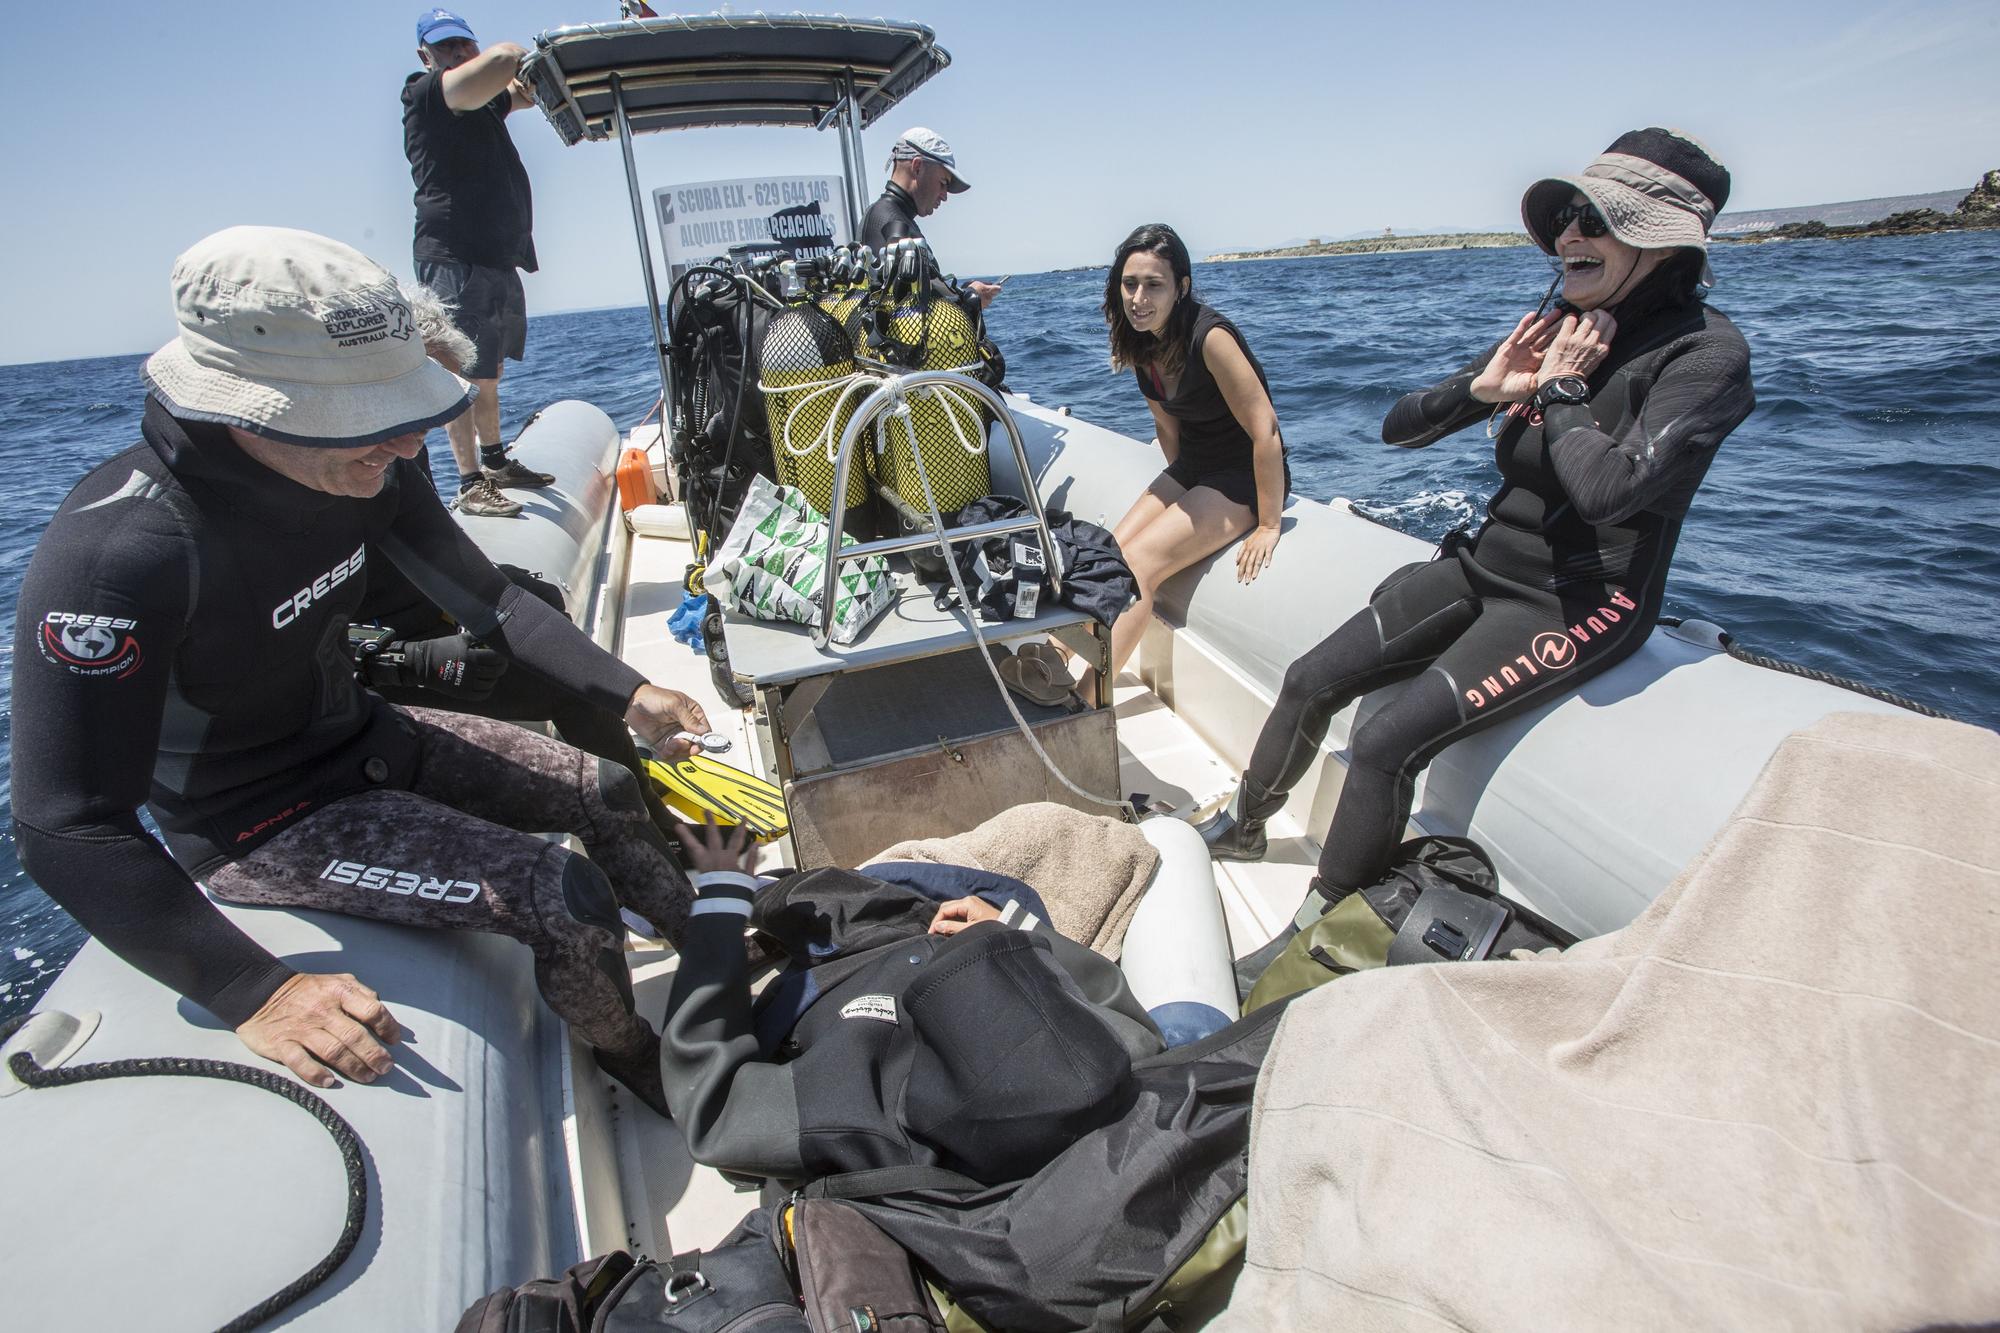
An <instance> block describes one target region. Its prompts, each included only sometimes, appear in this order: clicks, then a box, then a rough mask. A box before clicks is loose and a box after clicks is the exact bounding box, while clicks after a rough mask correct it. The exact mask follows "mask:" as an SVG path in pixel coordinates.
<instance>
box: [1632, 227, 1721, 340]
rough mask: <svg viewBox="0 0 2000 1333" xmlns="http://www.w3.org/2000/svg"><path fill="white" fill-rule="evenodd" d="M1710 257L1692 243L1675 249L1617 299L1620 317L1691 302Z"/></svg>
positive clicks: (1633, 317) (1648, 312)
mask: <svg viewBox="0 0 2000 1333" xmlns="http://www.w3.org/2000/svg"><path fill="white" fill-rule="evenodd" d="M1707 258H1708V257H1707V256H1706V255H1704V254H1702V252H1701V251H1699V250H1697V249H1695V248H1694V247H1693V246H1691V245H1684V246H1681V247H1680V248H1679V249H1677V250H1675V251H1674V252H1673V253H1672V254H1671V255H1668V256H1667V257H1666V259H1665V260H1663V261H1661V263H1660V266H1659V267H1658V268H1656V269H1654V270H1653V271H1652V272H1651V273H1648V274H1647V275H1646V278H1645V281H1643V282H1641V283H1640V284H1639V285H1638V286H1637V287H1634V288H1633V289H1632V291H1631V294H1630V295H1628V296H1627V297H1626V298H1625V299H1624V300H1622V301H1620V302H1619V303H1618V310H1617V313H1618V318H1619V320H1620V321H1621V322H1623V321H1627V320H1632V319H1636V318H1638V317H1639V316H1640V315H1649V314H1651V313H1653V312H1654V311H1655V310H1671V309H1673V308H1674V307H1676V306H1684V305H1689V304H1692V303H1693V302H1694V301H1695V300H1696V299H1697V298H1698V297H1699V296H1700V295H1701V270H1702V266H1703V264H1704V263H1705V262H1706V261H1707Z"/></svg>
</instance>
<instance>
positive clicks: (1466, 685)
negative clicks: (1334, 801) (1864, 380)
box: [1203, 129, 1753, 917]
mask: <svg viewBox="0 0 2000 1333" xmlns="http://www.w3.org/2000/svg"><path fill="white" fill-rule="evenodd" d="M1728 196H1729V173H1728V172H1727V171H1726V170H1724V169H1723V167H1722V166H1721V164H1719V163H1718V162H1716V161H1715V159H1714V158H1713V157H1711V156H1710V155H1709V154H1708V151H1707V150H1706V149H1705V148H1703V147H1702V146H1701V145H1700V144H1698V143H1696V142H1695V141H1694V140H1693V139H1690V138H1688V137H1687V136H1685V135H1682V134H1679V133H1676V132H1674V131H1670V130H1663V129H1644V130H1635V131H1633V132H1632V133H1630V134H1625V135H1621V136H1620V137H1619V139H1618V140H1617V142H1615V143H1613V144H1612V145H1611V147H1610V148H1608V149H1607V150H1605V152H1603V153H1602V154H1600V155H1599V156H1598V158H1597V159H1596V160H1595V161H1593V162H1592V163H1591V164H1590V165H1589V166H1588V167H1587V168H1585V169H1584V171H1583V173H1582V174H1581V175H1577V176H1560V177H1551V178H1549V179H1546V180H1541V181H1537V182H1535V184H1533V185H1532V186H1530V187H1529V188H1528V192H1527V194H1526V195H1524V196H1523V197H1522V200H1521V213H1522V219H1523V221H1524V222H1526V224H1527V228H1528V233H1529V235H1530V236H1532V237H1533V238H1534V240H1535V243H1536V244H1537V245H1539V246H1540V247H1541V248H1542V249H1543V250H1544V251H1546V252H1547V253H1549V254H1550V255H1553V256H1555V257H1556V258H1557V259H1558V260H1559V261H1560V263H1561V265H1562V270H1563V272H1562V277H1561V279H1560V282H1561V284H1562V291H1563V300H1562V301H1561V302H1560V303H1559V304H1558V305H1557V307H1556V309H1555V310H1554V311H1553V312H1551V313H1550V314H1548V315H1547V316H1543V315H1541V313H1540V312H1539V311H1537V312H1533V313H1530V314H1527V315H1524V316H1523V317H1522V318H1521V320H1520V321H1519V323H1517V324H1516V325H1515V326H1514V328H1513V330H1512V331H1511V332H1509V333H1508V334H1507V335H1506V336H1505V337H1504V338H1502V339H1501V340H1500V341H1499V342H1498V343H1496V344H1494V345H1493V346H1492V347H1490V348H1489V349H1487V350H1486V351H1485V352H1482V353H1481V354H1480V355H1479V356H1477V357H1476V358H1474V359H1473V361H1472V362H1471V363H1470V364H1468V365H1467V366H1466V367H1465V368H1464V369H1463V370H1460V371H1459V372H1458V373H1457V374H1455V375H1452V376H1451V377H1449V378H1448V379H1445V380H1443V381H1441V382H1440V383H1437V384H1434V385H1432V386H1431V387H1429V388H1426V389H1419V390H1417V391H1416V392H1414V393H1410V394H1406V395H1405V396H1404V397H1403V398H1402V399H1401V400H1400V401H1399V402H1397V403H1396V405H1395V406H1394V407H1393V408H1391V409H1390V411H1389V415H1388V418H1387V419H1386V420H1385V421H1384V422H1383V423H1382V438H1383V440H1384V441H1386V442H1387V443H1390V444H1395V445H1401V446H1403V447H1404V448H1421V447H1423V446H1425V445H1428V444H1432V443H1434V442H1436V441H1437V440H1440V439H1442V438H1444V437H1445V436H1446V435H1450V434H1452V433H1453V432H1455V431H1459V430H1463V429H1464V428H1465V427H1467V426H1471V425H1475V424H1478V423H1479V422H1482V421H1484V422H1487V423H1488V425H1489V428H1490V431H1489V433H1490V434H1492V435H1493V436H1494V438H1495V452H1496V456H1497V460H1498V462H1499V466H1500V477H1501V485H1500V488H1499V490H1498V491H1497V492H1496V493H1495V494H1494V496H1493V499H1492V501H1491V503H1490V504H1489V505H1488V506H1487V518H1486V521H1485V523H1483V524H1482V525H1481V526H1480V527H1479V529H1478V530H1477V531H1476V532H1473V533H1471V534H1469V535H1468V534H1466V533H1465V532H1462V531H1461V532H1455V533H1453V534H1451V535H1450V536H1449V537H1447V538H1446V540H1445V542H1444V544H1443V546H1442V547H1441V548H1440V550H1439V552H1438V555H1437V557H1436V558H1435V559H1433V560H1432V561H1430V562H1429V563H1428V564H1422V565H1414V566H1411V567H1409V568H1407V569H1403V570H1399V571H1397V573H1396V574H1394V575H1392V576H1391V577H1390V578H1389V579H1388V580H1387V581H1386V582H1385V583H1384V584H1383V585H1382V586H1381V587H1380V588H1378V589H1376V591H1375V593H1374V595H1373V596H1372V597H1371V598H1370V599H1369V604H1368V605H1367V606H1366V607H1363V608H1362V609H1361V610H1360V612H1359V613H1358V614H1356V615H1354V616H1352V617H1351V618H1349V619H1348V620H1347V621H1346V623H1345V624H1343V625H1341V627H1340V628H1339V629H1337V630H1335V631H1334V632H1333V633H1332V634H1331V635H1329V636H1328V637H1327V638H1326V639H1325V640H1324V641H1323V642H1322V643H1320V644H1319V645H1318V646H1317V647H1315V648H1314V649H1312V650H1311V651H1310V652H1308V653H1307V654H1306V655H1305V656H1304V657H1301V658H1300V659H1299V660H1298V661H1296V662H1294V663H1293V664H1292V666H1291V668H1290V670H1288V671H1287V672H1286V674H1285V684H1284V689H1283V692H1282V693H1281V694H1280V696H1279V699H1278V703H1277V706H1276V708H1275V709H1274V710H1273V711H1272V714H1271V717H1270V719H1269V720H1268V721H1267V722H1266V723H1265V724H1264V729H1263V732H1262V733H1261V734H1260V735H1259V737H1258V739H1257V746H1256V749H1255V751H1254V752H1253V754H1252V756H1251V760H1250V766H1249V768H1248V769H1247V770H1246V771H1245V773H1244V775H1243V783H1242V787H1241V790H1240V791H1239V793H1238V796H1237V801H1236V804H1235V805H1234V807H1233V808H1232V809H1231V810H1230V811H1228V812H1225V813H1224V814H1222V815H1218V816H1217V817H1216V818H1215V819H1213V820H1210V821H1209V822H1208V823H1207V824H1206V825H1204V826H1203V836H1204V837H1205V838H1207V839H1208V841H1209V844H1210V848H1211V850H1212V851H1213V853H1214V854H1215V855H1217V856H1219V857H1227V858H1232V859H1253V860H1254V859H1256V858H1258V857H1261V856H1262V855H1263V853H1264V848H1265V834H1264V821H1265V820H1266V819H1268V818H1269V817H1270V816H1271V815H1272V814H1274V813H1275V812H1276V811H1277V810H1278V808H1279V807H1281V806H1282V805H1283V804H1284V801H1285V796H1286V793H1288V792H1289V791H1290V790H1291V788H1292V786H1293V785H1294V784H1295V783H1296V782H1298V780H1299V779H1300V778H1301V777H1303V776H1304V775H1305V772H1306V770H1307V768H1308V767H1309V766H1310V765H1311V764H1312V762H1313V761H1314V760H1315V759H1316V758H1317V756H1318V754H1319V748H1320V742H1321V741H1322V740H1323V739H1324V738H1325V736H1326V729H1327V723H1328V721H1329V719H1331V717H1332V716H1333V714H1334V713H1335V712H1337V711H1339V710H1340V709H1341V708H1343V707H1345V706H1346V705H1347V704H1348V703H1349V702H1351V701H1352V700H1353V699H1354V698H1355V697H1356V696H1357V695H1359V694H1361V693H1363V692H1364V691H1368V690H1377V689H1383V688H1384V687H1393V688H1392V690H1391V692H1390V693H1389V695H1388V697H1387V698H1385V699H1384V700H1383V701H1382V703H1381V705H1380V706H1379V707H1378V708H1376V709H1374V710H1373V711H1371V712H1370V713H1369V714H1368V716H1367V718H1366V720H1365V721H1363V722H1362V723H1361V725H1360V726H1358V727H1357V728H1356V729H1355V731H1354V734H1353V736H1352V737H1351V738H1350V741H1349V751H1350V755H1351V759H1350V762H1349V766H1348V772H1347V780H1346V783H1345V785H1344V786H1343V788H1342V790H1341V796H1340V804H1339V806H1338V808H1337V809H1336V811H1335V813H1334V819H1333V827H1332V828H1331V829H1329V830H1328V832H1327V835H1326V837H1325V839H1324V840H1323V842H1322V850H1321V852H1320V858H1319V876H1318V878H1317V879H1316V880H1315V881H1314V889H1315V891H1316V893H1317V896H1318V902H1317V903H1315V902H1314V901H1313V900H1311V899H1309V900H1308V903H1307V905H1306V910H1305V911H1302V913H1301V915H1302V917H1304V916H1307V915H1309V914H1310V913H1311V912H1314V911H1317V910H1319V908H1320V907H1322V906H1323V905H1324V903H1326V902H1328V901H1332V900H1337V899H1338V898H1339V897H1341V896H1343V895H1344V894H1347V893H1350V892H1352V891H1354V890H1355V889H1358V888H1362V887H1364V886H1366V885H1369V884H1373V883H1374V882H1375V881H1376V880H1377V879H1379V878H1380V877H1381V875H1382V874H1383V873H1384V871H1385V870H1387V868H1388V866H1389V864H1390V860H1391V857H1392V856H1393V854H1394V851H1395V848H1396V845H1397V842H1398V840H1399V839H1400V838H1401V837H1402V835H1403V829H1404V825H1405V824H1406V822H1407V821H1408V818H1409V813H1410V801H1411V796H1412V792H1413V789H1414V784H1415V781H1416V775H1417V773H1418V772H1419V771H1420V770H1421V769H1422V768H1423V767H1424V765H1425V764H1427V763H1429V762H1430V760H1431V758H1432V757H1433V756H1434V755H1436V754H1437V753H1438V752H1439V751H1440V750H1442V749H1443V748H1444V747H1445V746H1447V745H1449V744H1451V742H1453V741H1455V740H1458V739H1459V738H1461V737H1463V736H1467V735H1470V734H1471V733H1472V732H1474V731H1477V730H1479V729H1481V728H1484V727H1487V726H1491V725H1492V724H1493V723H1495V722H1498V721H1501V720H1503V719H1505V718H1508V717H1513V716H1517V715H1519V714H1521V713H1522V712H1524V711H1526V710H1528V709H1531V708H1536V707H1540V706H1542V705H1544V704H1546V703H1548V702H1549V701H1550V700H1551V699H1553V698H1556V697H1558V696H1560V695H1563V694H1566V693H1568V692H1569V691H1571V690H1574V689H1575V688H1576V687H1577V686H1578V685H1580V684H1582V683H1583V682H1584V681H1586V680H1588V679H1590V678H1591V677H1592V676H1594V675H1597V674H1598V673H1600V672H1602V671H1604V670H1606V669H1607V668H1609V667H1611V666H1612V665H1614V664H1616V663H1617V662H1619V661H1622V660H1623V659H1624V658H1626V657H1627V656H1629V655H1630V654H1631V653H1633V652H1635V651H1637V650H1638V648H1639V647H1640V646H1641V645H1642V644H1643V643H1644V642H1645V640H1646V637H1647V634H1648V632H1649V631H1650V630H1651V628H1652V626H1653V623H1654V621H1655V620H1656V619H1657V618H1658V615H1659V610H1660V600H1661V593H1662V590H1663V588H1664V586H1665V584H1666V577H1667V566H1668V564H1669V562H1670V560H1671V559H1672V556H1673V551H1674V544H1675V542H1676V540H1677V539H1678V538H1679V536H1680V529H1681V521H1682V519H1683V517H1684V516H1685V515H1686V513H1687V510H1688V503H1689V501H1691V500H1692V499H1693V498H1694V494H1695V491H1696V490H1697V488H1699V487H1700V485H1701V481H1702V477H1703V476H1704V475H1705V474H1706V473H1707V471H1708V465H1709V463H1710V461H1711V460H1712V459H1713V458H1714V457H1715V450H1716V447H1717V446H1718V445H1720V444H1721V443H1722V441H1723V439H1724V437H1726V436H1727V435H1728V434H1729V433H1730V431H1732V430H1734V429H1735V428H1736V426H1737V425H1738V424H1739V423H1740V422H1742V420H1743V419H1744V418H1745V417H1746V416H1748V415H1749V413H1750V409H1751V406H1752V402H1753V399H1752V395H1751V388H1750V349H1749V348H1748V346H1746V345H1745V344H1744V341H1743V337H1742V335H1741V334H1739V333H1738V332H1737V331H1736V328H1735V326H1734V325H1732V324H1731V323H1730V322H1729V321H1728V319H1726V318H1724V317H1723V315H1722V314H1721V313H1720V312H1719V311H1716V310H1715V309H1713V308H1712V307H1710V306H1708V305H1706V304H1704V302H1703V301H1702V299H1701V292H1702V289H1703V286H1704V285H1706V284H1708V283H1710V282H1712V277H1711V275H1710V274H1709V272H1708V266H1707V252H1708V233H1709V229H1710V227H1711V226H1712V225H1713V224H1714V222H1715V215H1716V213H1717V212H1718V211H1719V210H1720V209H1721V208H1722V206H1723V203H1724V202H1725V201H1726V200H1727V199H1728Z"/></svg>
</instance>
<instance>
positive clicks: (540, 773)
mask: <svg viewBox="0 0 2000 1333" xmlns="http://www.w3.org/2000/svg"><path fill="white" fill-rule="evenodd" d="M405 711H406V712H407V713H408V714H409V716H410V718H411V719H412V720H413V721H414V722H415V724H416V728H417V731H418V733H419V735H420V736H421V738H422V744H423V750H422V758H421V761H420V763H419V765H418V769H417V775H416V779H415V781H414V782H413V783H412V785H411V787H410V789H409V790H407V791H374V792H364V793H362V794H361V795H358V796H350V797H348V798H347V799H345V800H342V801H336V802H335V803H333V804H332V805H329V806H327V807H326V808H325V809H324V810H321V811H320V812H319V813H318V814H315V815H311V816H309V817H308V818H306V819H305V820H304V821H302V822H301V823H299V824H298V825H297V826H295V827H293V828H290V829H287V830H286V831H285V832H283V833H281V834H279V835H278V836H277V837H275V838H273V839H272V840H271V841H269V842H267V843H265V844H264V845H262V846H261V847H259V848H257V850H256V851H254V852H252V853H250V854H249V855H248V856H246V857H244V858H243V859H242V860H240V861H233V862H231V863H230V864H228V865H226V866H224V867H222V868H221V869H219V870H217V871H215V872H213V873H212V874H210V875H209V876H208V880H207V883H208V887H209V889H210V891H212V892H213V893H214V894H215V895H216V896H217V897H218V898H223V899H226V900H228V901H230V902H236V903H246V904H253V905H256V906H269V907H311V908H318V909H321V910H324V911H331V912H344V913H347V914H349V915H353V916H363V917H369V918H372V919H375V920H379V921H393V922H398V923H400V924H403V925H409V926H434V927H443V928H447V929H454V930H484V931H493V932H496V933H498V934H502V935H510V936H512V937H514V938H515V939H518V940H520V941H521V942H522V943H524V944H526V945H527V946H528V948H529V949H530V950H532V951H533V953H534V956H535V979H536V982H537V984H538V985H539V986H540V988H541V992H542V996H543V998H544V999H546V1000H547V1001H548V1005H549V1008H551V1009H553V1010H555V1012H556V1013H557V1014H559V1015H561V1016H562V1018H563V1019H564V1020H566V1021H567V1022H568V1023H569V1025H570V1026H571V1027H572V1028H574V1029H575V1030H576V1033H577V1035H578V1036H580V1037H582V1038H583V1039H584V1040H585V1041H587V1042H589V1043H590V1044H591V1045H592V1046H594V1047H596V1048H598V1049H599V1050H600V1051H603V1052H605V1053H607V1054H610V1055H614V1056H627V1057H629V1056H633V1055H636V1054H638V1053H640V1052H642V1051H644V1050H646V1049H647V1048H649V1047H650V1046H651V1044H652V1043H653V1041H654V1037H653V1033H652V1031H651V1029H650V1028H648V1027H647V1025H646V1023H645V1021H644V1020H643V1019H640V1018H638V1017H637V1016H636V1015H635V1014H634V1013H633V1011H632V986H631V978H630V974H629V973H628V971H627V969H626V966H625V959H624V953H623V944H624V933H625V932H624V926H623V925H622V923H621V922H620V920H619V916H618V909H619V907H620V906H625V907H629V908H631V909H632V910H633V911H634V912H636V913H638V914H639V915H640V916H642V917H644V918H645V919H646V920H647V921H649V922H651V923H652V925H653V927H654V928H655V929H656V930H657V931H659V933H660V934H661V935H663V936H665V937H666V938H667V939H668V940H670V941H674V942H678V941H679V940H680V938H681V934H682V931H683V929H684V928H685V926H686V924H687V917H688V909H689V907H690V905H691V904H692V902H693V896H694V895H693V889H692V888H691V887H690V886H689V884H688V881H687V876H686V875H685V874H683V873H682V871H681V869H680V866H679V865H678V864H677V863H676V862H675V861H674V859H673V856H672V853H671V852H670V851H669V850H668V848H667V844H666V840H665V839H664V837H663V836H662V835H661V833H660V831H659V829H658V828H657V827H656V826H655V825H654V823H653V820H652V817H651V816H650V815H649V814H648V813H647V811H646V807H645V805H644V804H643V803H642V801H641V800H640V797H639V789H638V780H637V779H636V778H634V777H633V776H632V774H631V773H630V772H628V771H627V770H626V769H624V768H622V767H620V766H619V765H617V764H614V763H611V762H610V761H609V760H601V759H598V758H595V757H593V756H591V755H588V754H585V753H584V752H583V751H581V750H576V749H572V748H571V747H569V746H567V745H564V744H562V743H561V742H560V741H555V740H551V739H550V738H548V737H547V736H543V735H540V734H537V733H535V732H530V731H527V730H524V729H523V728H521V727H517V726H514V725H513V724H511V723H507V722H496V721H492V720H489V719H487V718H480V717H468V716H466V715H464V714H461V713H446V712H439V711H436V710H433V709H428V708H411V709H406V710H405ZM542 833H573V834H575V835H576V836H577V837H578V838H579V839H581V840H582V842H583V844H584V846H585V847H587V848H588V849H589V851H590V855H589V858H588V859H586V858H584V857H582V856H578V855H577V854H576V853H574V852H572V851H570V850H568V849H567V848H565V847H563V846H561V845H559V844H558V843H555V842H551V841H549V840H548V839H546V838H543V837H540V836H538V835H539V834H542Z"/></svg>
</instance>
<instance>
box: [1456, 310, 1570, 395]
mask: <svg viewBox="0 0 2000 1333" xmlns="http://www.w3.org/2000/svg"><path fill="white" fill-rule="evenodd" d="M1555 338H1556V316H1555V312H1554V311H1550V312H1549V313H1548V314H1546V315H1544V316H1542V317H1541V318H1540V319H1536V318H1535V316H1534V315H1533V314H1532V313H1530V314H1526V315H1523V316H1521V322H1520V323H1519V324H1516V325H1515V326H1514V331H1513V332H1512V333H1510V334H1508V335H1507V337H1506V339H1505V340H1504V341H1502V342H1501V344H1500V346H1499V347H1498V348H1496V349H1495V350H1494V352H1493V356H1492V357H1491V359H1489V360H1488V361H1487V363H1486V365H1485V367H1484V368H1483V369H1482V370H1481V371H1480V372H1479V374H1477V375H1475V376H1474V377H1473V380H1472V396H1473V397H1474V398H1476V399H1478V400H1479V401H1480V402H1482V403H1518V402H1520V401H1522V400H1523V399H1525V398H1527V397H1529V396H1530V395H1532V394H1533V393H1534V392H1535V388H1536V383H1537V382H1536V378H1535V377H1536V375H1537V374H1538V373H1539V372H1540V370H1541V368H1542V358H1543V357H1544V355H1546V354H1547V352H1548V350H1549V347H1550V345H1551V344H1552V343H1554V342H1555Z"/></svg>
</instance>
